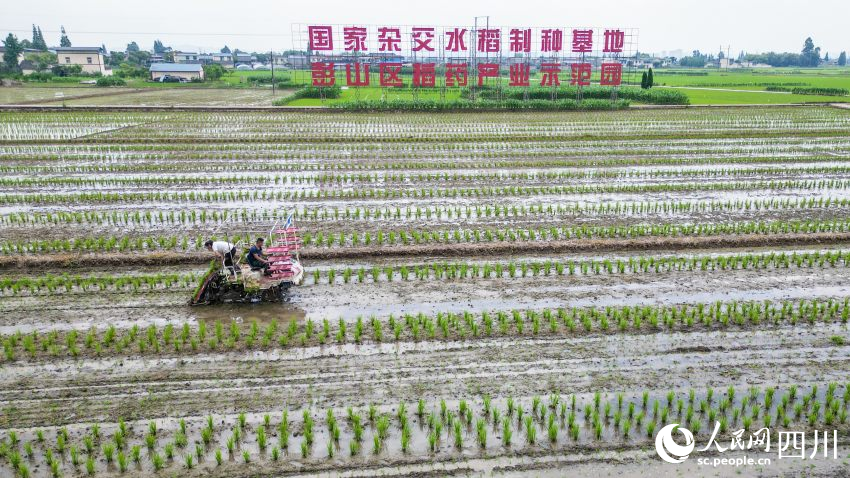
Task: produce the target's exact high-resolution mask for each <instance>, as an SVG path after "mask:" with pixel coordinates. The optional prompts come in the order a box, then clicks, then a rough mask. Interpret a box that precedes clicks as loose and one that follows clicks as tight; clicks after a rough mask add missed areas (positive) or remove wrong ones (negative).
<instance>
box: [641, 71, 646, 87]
mask: <svg viewBox="0 0 850 478" xmlns="http://www.w3.org/2000/svg"><path fill="white" fill-rule="evenodd" d="M646 84H647V76H646V72H645V71H644V72H643V75H641V77H640V87H641V88H643V89H644V90H645V89H646V88H647V86H646Z"/></svg>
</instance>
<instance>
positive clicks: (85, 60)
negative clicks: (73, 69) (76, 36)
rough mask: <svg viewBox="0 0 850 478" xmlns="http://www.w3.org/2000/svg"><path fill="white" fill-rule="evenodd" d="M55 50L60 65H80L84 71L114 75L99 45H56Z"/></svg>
mask: <svg viewBox="0 0 850 478" xmlns="http://www.w3.org/2000/svg"><path fill="white" fill-rule="evenodd" d="M53 51H55V52H56V59H57V61H58V62H59V64H60V65H66V66H70V65H79V66H80V67H82V69H83V73H90V74H96V73H100V74H101V75H103V76H110V75H112V70H111V69H109V68H108V67H107V66H106V58H105V57H104V56H103V50H101V48H100V47H99V46H68V47H56V48H54V49H53Z"/></svg>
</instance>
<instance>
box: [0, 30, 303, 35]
mask: <svg viewBox="0 0 850 478" xmlns="http://www.w3.org/2000/svg"><path fill="white" fill-rule="evenodd" d="M0 31H6V32H24V33H29V32H32V29H18V28H12V29H9V28H0ZM42 32H47V33H62V31H61V30H42ZM70 34H71V35H182V36H243V37H291V36H292V34H291V33H202V32H179V33H178V32H95V31H77V30H74V31H73V32H70Z"/></svg>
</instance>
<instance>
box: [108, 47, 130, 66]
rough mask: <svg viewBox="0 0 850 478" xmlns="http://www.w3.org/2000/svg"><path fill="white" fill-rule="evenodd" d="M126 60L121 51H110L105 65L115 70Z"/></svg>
mask: <svg viewBox="0 0 850 478" xmlns="http://www.w3.org/2000/svg"><path fill="white" fill-rule="evenodd" d="M126 60H127V55H126V54H124V52H123V51H111V52H109V56H108V57H107V59H106V63H107V64H109V66H111V67H115V68H117V67H118V66H119V65H121V63H123V62H124V61H126Z"/></svg>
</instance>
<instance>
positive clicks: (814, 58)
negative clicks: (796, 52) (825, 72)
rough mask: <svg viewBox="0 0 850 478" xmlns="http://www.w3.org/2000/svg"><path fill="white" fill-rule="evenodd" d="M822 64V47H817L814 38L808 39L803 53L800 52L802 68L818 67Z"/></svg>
mask: <svg viewBox="0 0 850 478" xmlns="http://www.w3.org/2000/svg"><path fill="white" fill-rule="evenodd" d="M819 64H820V47H815V42H814V41H813V40H812V37H808V38H806V42H805V43H804V44H803V51H802V52H800V66H818V65H819Z"/></svg>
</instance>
